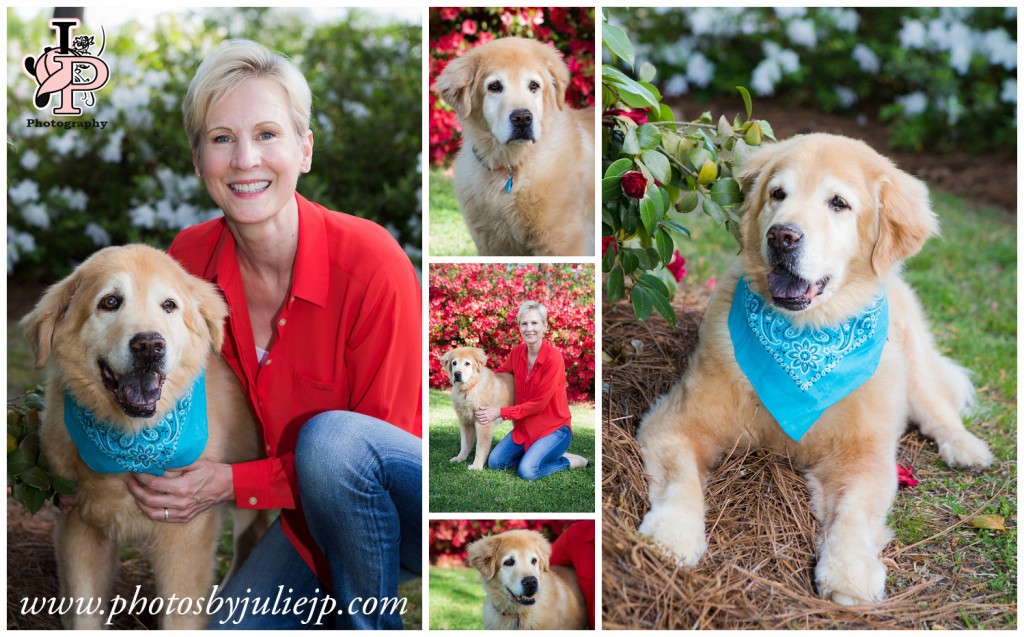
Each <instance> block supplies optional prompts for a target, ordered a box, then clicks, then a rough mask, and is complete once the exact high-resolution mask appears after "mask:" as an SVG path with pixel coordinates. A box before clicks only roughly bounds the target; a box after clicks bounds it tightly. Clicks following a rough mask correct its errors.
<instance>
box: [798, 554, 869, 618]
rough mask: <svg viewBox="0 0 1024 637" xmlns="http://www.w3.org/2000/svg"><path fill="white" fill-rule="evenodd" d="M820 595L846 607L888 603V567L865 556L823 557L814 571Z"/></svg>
mask: <svg viewBox="0 0 1024 637" xmlns="http://www.w3.org/2000/svg"><path fill="white" fill-rule="evenodd" d="M814 580H815V582H816V583H817V585H818V592H819V593H821V595H822V596H823V597H826V598H828V599H831V600H832V601H833V602H835V603H837V604H841V605H843V606H859V605H861V604H871V603H874V602H880V601H882V600H883V599H885V567H884V566H882V562H881V561H880V560H879V559H878V557H877V556H874V555H869V554H867V553H866V552H863V553H856V554H850V555H843V556H836V555H835V553H830V554H827V555H822V556H820V557H819V559H818V566H817V568H815V569H814Z"/></svg>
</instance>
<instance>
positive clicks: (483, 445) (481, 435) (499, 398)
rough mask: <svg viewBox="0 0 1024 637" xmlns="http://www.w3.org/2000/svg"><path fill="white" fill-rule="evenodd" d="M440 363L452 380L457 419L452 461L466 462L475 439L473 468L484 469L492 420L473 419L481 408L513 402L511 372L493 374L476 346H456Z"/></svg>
mask: <svg viewBox="0 0 1024 637" xmlns="http://www.w3.org/2000/svg"><path fill="white" fill-rule="evenodd" d="M441 365H442V366H444V369H445V371H446V372H447V373H448V378H449V380H451V382H452V406H453V407H455V414H456V415H457V416H458V418H459V434H460V436H459V439H460V445H459V455H457V456H455V457H454V458H452V459H451V461H452V462H465V460H466V459H467V458H469V452H470V450H471V449H472V448H473V441H474V440H476V456H475V457H474V458H473V463H472V464H470V465H469V468H470V469H472V470H478V469H483V468H484V463H486V462H487V456H488V454H490V453H491V442H492V441H493V436H494V422H489V423H487V424H486V425H481V424H479V423H478V422H477V421H476V410H477V409H479V408H480V407H509V406H511V405H512V404H514V398H515V382H514V381H513V379H512V374H495V373H493V372H492V371H491V370H489V369H487V354H486V353H484V351H483V350H482V349H480V348H479V347H457V348H455V349H453V350H451V351H449V352H447V353H445V355H444V356H442V357H441Z"/></svg>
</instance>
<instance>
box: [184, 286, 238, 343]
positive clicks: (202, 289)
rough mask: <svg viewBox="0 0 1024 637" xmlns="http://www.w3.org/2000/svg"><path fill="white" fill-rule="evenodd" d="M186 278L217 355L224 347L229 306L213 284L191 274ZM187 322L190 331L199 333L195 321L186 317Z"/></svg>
mask: <svg viewBox="0 0 1024 637" xmlns="http://www.w3.org/2000/svg"><path fill="white" fill-rule="evenodd" d="M186 276H187V277H188V288H189V295H190V297H191V299H192V302H193V303H194V304H195V308H196V312H197V313H198V316H199V319H200V320H201V321H202V322H203V323H205V324H206V328H207V329H208V330H209V332H210V346H211V348H212V350H213V351H214V352H215V353H219V352H220V348H221V346H222V345H224V319H226V318H227V317H228V304H227V303H226V302H225V301H224V299H223V298H221V295H220V293H219V292H218V291H217V288H216V287H214V286H213V284H212V283H208V282H206V281H204V280H202V279H200V278H198V277H195V276H192V275H191V274H188V275H186ZM185 322H186V324H187V325H188V326H189V328H190V329H192V330H195V331H197V332H198V327H199V326H198V325H196V324H194V323H195V320H194V319H193V320H192V321H190V320H189V317H188V316H187V315H186V318H185ZM190 323H192V324H190Z"/></svg>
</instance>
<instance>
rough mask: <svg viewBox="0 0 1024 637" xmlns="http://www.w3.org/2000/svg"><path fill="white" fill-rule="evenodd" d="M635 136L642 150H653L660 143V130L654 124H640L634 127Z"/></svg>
mask: <svg viewBox="0 0 1024 637" xmlns="http://www.w3.org/2000/svg"><path fill="white" fill-rule="evenodd" d="M636 136H637V139H638V140H639V142H640V148H642V149H644V150H655V149H656V148H658V146H660V145H661V131H660V130H659V129H658V127H657V126H655V125H654V124H643V125H641V126H640V127H639V128H637V129H636Z"/></svg>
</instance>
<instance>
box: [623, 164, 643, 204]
mask: <svg viewBox="0 0 1024 637" xmlns="http://www.w3.org/2000/svg"><path fill="white" fill-rule="evenodd" d="M622 192H624V193H626V196H627V197H632V198H633V199H643V198H644V193H646V192H647V178H646V177H644V174H643V173H642V172H640V171H639V170H631V171H629V172H628V173H626V174H625V175H623V176H622Z"/></svg>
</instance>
